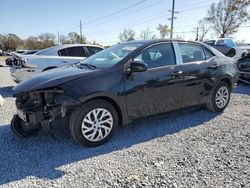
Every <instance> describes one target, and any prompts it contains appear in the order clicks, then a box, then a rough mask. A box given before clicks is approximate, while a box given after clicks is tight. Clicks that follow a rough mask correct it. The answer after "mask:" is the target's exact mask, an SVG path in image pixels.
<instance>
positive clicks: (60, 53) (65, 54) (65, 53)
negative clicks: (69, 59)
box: [58, 49, 68, 56]
mask: <svg viewBox="0 0 250 188" xmlns="http://www.w3.org/2000/svg"><path fill="white" fill-rule="evenodd" d="M58 55H59V56H68V55H67V51H66V50H65V49H62V50H59V51H58Z"/></svg>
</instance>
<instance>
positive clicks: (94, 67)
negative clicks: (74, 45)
mask: <svg viewBox="0 0 250 188" xmlns="http://www.w3.org/2000/svg"><path fill="white" fill-rule="evenodd" d="M81 66H86V67H88V68H89V69H91V70H94V69H96V66H95V65H91V64H88V63H81V64H80V65H79V67H80V68H81Z"/></svg>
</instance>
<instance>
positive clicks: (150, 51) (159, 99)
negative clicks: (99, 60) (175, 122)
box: [125, 42, 182, 119]
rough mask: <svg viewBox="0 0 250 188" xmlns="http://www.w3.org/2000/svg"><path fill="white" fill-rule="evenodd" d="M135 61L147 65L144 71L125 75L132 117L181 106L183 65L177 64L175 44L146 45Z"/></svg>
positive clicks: (129, 113) (127, 97) (130, 115)
mask: <svg viewBox="0 0 250 188" xmlns="http://www.w3.org/2000/svg"><path fill="white" fill-rule="evenodd" d="M134 61H142V62H144V63H145V64H147V66H148V70H147V71H145V72H135V73H131V74H129V75H127V76H126V80H125V91H126V100H127V110H128V116H129V118H130V119H136V118H139V117H144V116H148V115H153V114H158V113H162V112H166V111H170V110H174V109H177V108H180V107H181V106H182V104H181V103H180V102H179V101H180V100H179V98H180V95H181V87H180V84H181V79H180V78H181V74H182V68H181V65H177V64H176V58H175V53H174V49H173V46H172V44H171V43H170V42H169V43H162V44H157V45H154V46H151V47H149V48H147V49H144V50H143V51H142V52H141V53H140V54H139V55H138V56H137V57H135V58H134Z"/></svg>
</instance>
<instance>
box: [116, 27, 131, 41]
mask: <svg viewBox="0 0 250 188" xmlns="http://www.w3.org/2000/svg"><path fill="white" fill-rule="evenodd" d="M119 39H120V41H122V42H124V41H131V40H135V32H134V31H133V30H132V29H124V30H123V32H121V33H120V34H119Z"/></svg>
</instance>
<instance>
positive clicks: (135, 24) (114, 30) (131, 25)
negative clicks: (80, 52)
mask: <svg viewBox="0 0 250 188" xmlns="http://www.w3.org/2000/svg"><path fill="white" fill-rule="evenodd" d="M160 15H161V16H159V14H157V17H156V15H155V17H153V18H152V16H150V17H151V19H147V18H148V17H147V18H146V20H145V18H143V19H140V20H137V21H142V20H144V21H142V22H134V23H133V24H129V25H121V26H119V27H116V28H113V29H112V30H106V31H102V32H98V33H91V34H90V35H99V34H105V33H113V32H116V31H118V30H121V29H123V28H126V27H133V26H137V25H138V24H143V23H147V22H148V21H153V20H156V19H159V18H165V17H166V16H167V14H166V13H165V14H163V12H162V13H161V14H160ZM168 15H169V14H168Z"/></svg>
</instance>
